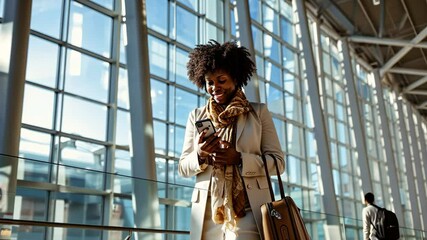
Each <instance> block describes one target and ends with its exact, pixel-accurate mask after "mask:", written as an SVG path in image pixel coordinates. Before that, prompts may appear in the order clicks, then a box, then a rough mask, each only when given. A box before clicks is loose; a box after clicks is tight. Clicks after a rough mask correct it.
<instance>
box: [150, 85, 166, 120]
mask: <svg viewBox="0 0 427 240" xmlns="http://www.w3.org/2000/svg"><path fill="white" fill-rule="evenodd" d="M151 103H152V106H153V117H154V118H158V119H162V120H166V116H167V103H168V98H167V86H166V84H165V83H162V82H160V81H157V80H154V79H151Z"/></svg>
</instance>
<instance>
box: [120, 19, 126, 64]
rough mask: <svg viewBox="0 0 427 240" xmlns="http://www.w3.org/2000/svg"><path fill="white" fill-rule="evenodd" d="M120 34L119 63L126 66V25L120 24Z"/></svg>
mask: <svg viewBox="0 0 427 240" xmlns="http://www.w3.org/2000/svg"><path fill="white" fill-rule="evenodd" d="M120 31H121V34H120V56H119V58H120V62H121V63H124V64H126V63H127V59H126V48H125V39H126V38H127V35H126V34H127V33H126V24H122V26H121V29H120Z"/></svg>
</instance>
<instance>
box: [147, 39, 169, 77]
mask: <svg viewBox="0 0 427 240" xmlns="http://www.w3.org/2000/svg"><path fill="white" fill-rule="evenodd" d="M148 51H149V52H148V54H149V58H150V72H151V74H154V75H157V76H159V77H162V78H166V77H167V71H166V69H167V64H166V63H167V62H168V55H167V54H168V52H167V51H168V48H167V45H166V43H165V42H163V41H161V40H160V39H158V38H155V37H153V36H151V35H148Z"/></svg>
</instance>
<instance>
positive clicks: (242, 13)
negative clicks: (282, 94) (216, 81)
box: [226, 0, 260, 102]
mask: <svg viewBox="0 0 427 240" xmlns="http://www.w3.org/2000/svg"><path fill="white" fill-rule="evenodd" d="M226 4H228V2H227V3H226ZM236 7H237V11H236V16H237V17H236V19H237V20H236V24H238V26H239V31H238V39H239V42H240V44H241V45H242V46H244V47H246V48H247V49H248V50H249V53H250V54H251V58H252V61H253V62H254V63H256V59H255V48H254V42H253V38H252V24H251V16H250V13H249V3H248V0H239V1H236ZM226 14H228V13H226ZM245 94H246V97H247V98H248V100H249V101H254V102H259V101H260V94H259V81H258V76H257V74H256V73H254V75H253V76H252V79H251V81H250V82H249V83H248V85H247V86H245Z"/></svg>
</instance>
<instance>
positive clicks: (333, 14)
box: [316, 0, 356, 34]
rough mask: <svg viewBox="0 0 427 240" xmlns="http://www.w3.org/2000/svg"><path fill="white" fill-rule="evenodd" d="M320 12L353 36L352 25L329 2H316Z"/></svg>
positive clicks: (323, 0) (353, 28) (326, 0)
mask: <svg viewBox="0 0 427 240" xmlns="http://www.w3.org/2000/svg"><path fill="white" fill-rule="evenodd" d="M316 2H317V3H318V6H319V8H320V10H321V11H325V12H326V13H327V15H328V16H329V17H330V18H332V19H333V20H334V21H335V22H336V23H339V24H340V26H341V27H343V28H344V29H345V30H346V32H347V34H353V33H354V31H355V30H356V28H355V26H354V24H353V23H352V22H351V21H350V20H349V19H348V18H347V17H346V16H345V15H344V14H343V13H342V12H341V10H340V9H339V8H338V7H337V6H336V5H335V3H333V2H332V1H330V0H317V1H316Z"/></svg>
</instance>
